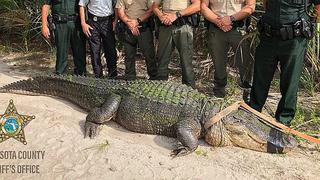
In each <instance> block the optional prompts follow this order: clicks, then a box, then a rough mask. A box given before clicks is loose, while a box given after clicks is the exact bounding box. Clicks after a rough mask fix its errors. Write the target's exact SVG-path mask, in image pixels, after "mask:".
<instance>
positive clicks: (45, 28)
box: [41, 26, 50, 39]
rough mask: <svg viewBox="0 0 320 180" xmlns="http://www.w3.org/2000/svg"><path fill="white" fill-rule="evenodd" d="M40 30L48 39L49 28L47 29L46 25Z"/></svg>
mask: <svg viewBox="0 0 320 180" xmlns="http://www.w3.org/2000/svg"><path fill="white" fill-rule="evenodd" d="M41 32H42V35H43V36H44V37H45V38H46V39H49V38H50V30H49V28H48V26H42V28H41Z"/></svg>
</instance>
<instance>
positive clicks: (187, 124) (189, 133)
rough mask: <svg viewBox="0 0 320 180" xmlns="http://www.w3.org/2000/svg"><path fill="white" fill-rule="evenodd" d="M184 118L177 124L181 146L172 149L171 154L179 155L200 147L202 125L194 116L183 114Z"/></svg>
mask: <svg viewBox="0 0 320 180" xmlns="http://www.w3.org/2000/svg"><path fill="white" fill-rule="evenodd" d="M181 118H183V120H181V121H179V122H178V124H177V139H178V140H179V142H180V144H179V147H178V148H177V149H175V150H173V151H172V154H171V156H173V157H179V156H185V155H187V154H190V153H192V152H193V151H195V150H196V149H197V147H198V138H199V136H200V132H201V125H200V123H199V122H197V121H195V120H194V117H192V116H191V117H190V116H187V115H183V116H181Z"/></svg>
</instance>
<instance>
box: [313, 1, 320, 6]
mask: <svg viewBox="0 0 320 180" xmlns="http://www.w3.org/2000/svg"><path fill="white" fill-rule="evenodd" d="M312 3H313V4H314V5H318V4H320V0H312Z"/></svg>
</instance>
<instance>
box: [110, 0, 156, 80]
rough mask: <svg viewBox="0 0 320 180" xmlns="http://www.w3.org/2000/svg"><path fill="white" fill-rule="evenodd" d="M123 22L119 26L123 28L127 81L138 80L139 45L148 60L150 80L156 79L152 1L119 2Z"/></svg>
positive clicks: (124, 0)
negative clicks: (137, 57) (137, 50)
mask: <svg viewBox="0 0 320 180" xmlns="http://www.w3.org/2000/svg"><path fill="white" fill-rule="evenodd" d="M116 8H117V10H118V15H119V18H120V20H121V22H120V23H123V24H122V25H121V24H120V23H119V26H123V28H124V30H123V32H119V33H123V35H122V36H123V38H122V41H123V44H124V51H125V56H126V57H125V66H126V70H125V74H126V79H127V80H134V79H136V68H135V65H136V64H135V56H136V49H137V45H139V47H140V49H141V51H142V53H143V55H144V56H145V58H146V65H147V72H148V75H149V79H151V80H152V79H155V77H156V73H157V67H156V61H155V49H154V41H153V32H152V28H153V27H151V26H153V24H152V23H151V22H152V21H153V19H151V18H150V16H151V15H152V14H153V13H152V2H151V1H150V0H135V1H134V0H118V1H117V4H116Z"/></svg>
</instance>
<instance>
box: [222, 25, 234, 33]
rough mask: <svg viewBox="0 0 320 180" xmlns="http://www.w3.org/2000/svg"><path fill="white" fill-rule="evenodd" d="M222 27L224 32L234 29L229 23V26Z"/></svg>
mask: <svg viewBox="0 0 320 180" xmlns="http://www.w3.org/2000/svg"><path fill="white" fill-rule="evenodd" d="M220 29H221V30H222V31H223V32H228V31H230V30H231V29H232V25H227V26H221V27H220Z"/></svg>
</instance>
